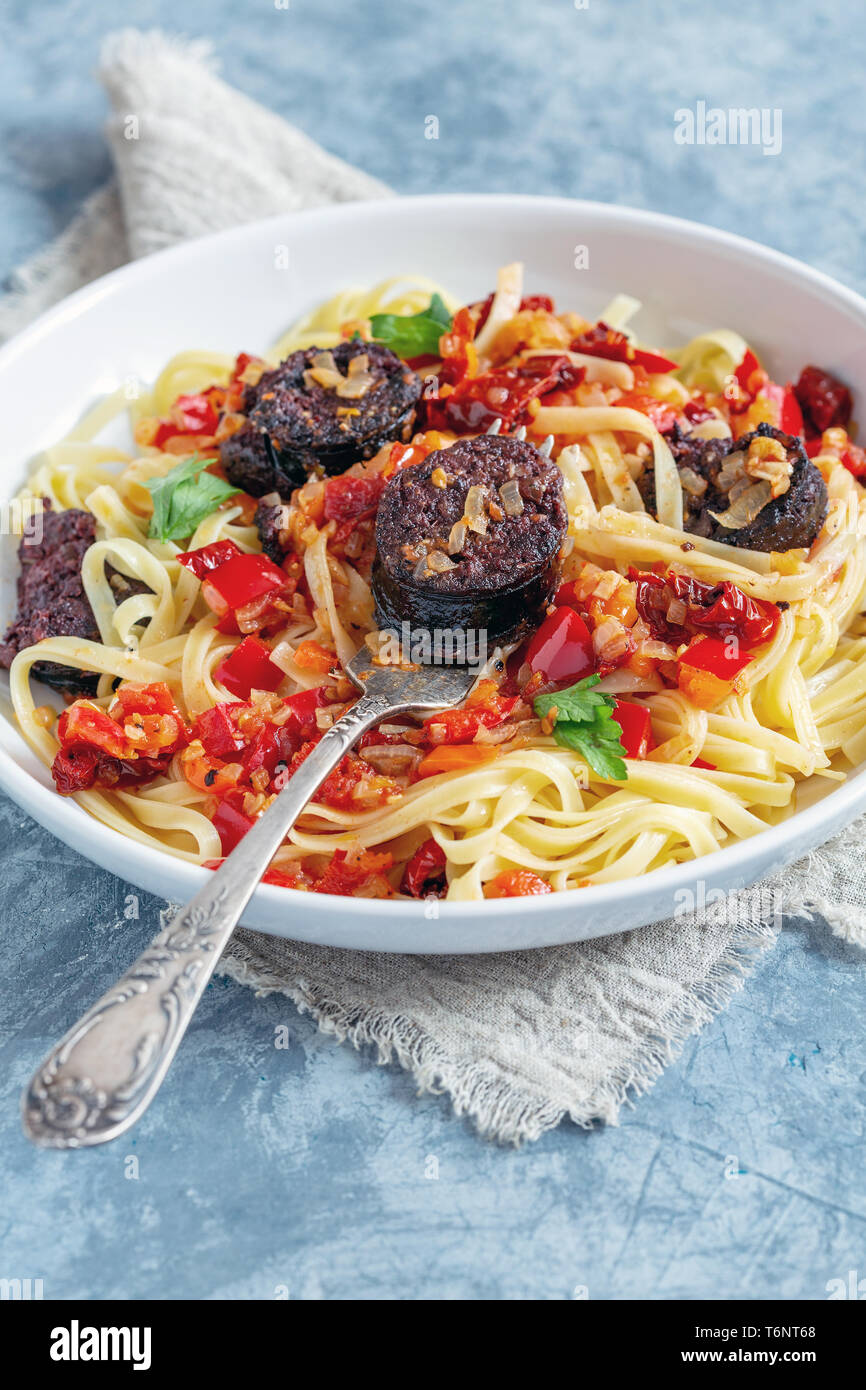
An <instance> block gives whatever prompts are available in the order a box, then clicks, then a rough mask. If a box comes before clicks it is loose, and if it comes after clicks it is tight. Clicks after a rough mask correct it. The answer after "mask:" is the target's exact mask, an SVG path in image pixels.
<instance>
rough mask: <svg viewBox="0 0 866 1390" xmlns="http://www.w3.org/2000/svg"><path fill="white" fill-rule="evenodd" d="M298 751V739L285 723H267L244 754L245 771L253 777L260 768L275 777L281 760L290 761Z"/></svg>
mask: <svg viewBox="0 0 866 1390" xmlns="http://www.w3.org/2000/svg"><path fill="white" fill-rule="evenodd" d="M295 751H296V740H295V738H294V736H293V734H292V731H291V729H289V728H288V727H287V726H286V725H285V724H280V725H274V724H266V725H265V727H264V728H263V729H260V730H259V732H258V733H257V734H256V736H255V738H254V739H253V740H252V742H251V744H250V746H249V748H248V749H247V751H246V753H245V755H244V772H245V773H246V775H247V776H248V777H251V776H252V774H253V773H254V772H258V770H259V769H260V768H264V770H265V771H266V772H267V773H268V774H269V775H270V776H271V777H273V775H274V773H275V772H276V769H277V764H278V763H280V762H286V763H288V760H289V759H290V758H291V756H292V754H293V753H294V752H295Z"/></svg>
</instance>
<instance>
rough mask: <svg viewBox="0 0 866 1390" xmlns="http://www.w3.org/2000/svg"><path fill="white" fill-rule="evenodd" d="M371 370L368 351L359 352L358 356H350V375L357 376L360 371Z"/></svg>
mask: <svg viewBox="0 0 866 1390" xmlns="http://www.w3.org/2000/svg"><path fill="white" fill-rule="evenodd" d="M369 370H370V359H369V357H368V356H367V354H366V352H359V353H358V356H357V357H352V358H350V360H349V376H357V375H358V374H359V372H368V371H369Z"/></svg>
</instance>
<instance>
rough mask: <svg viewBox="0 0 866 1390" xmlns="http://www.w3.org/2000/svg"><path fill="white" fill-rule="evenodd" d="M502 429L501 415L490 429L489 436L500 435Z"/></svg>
mask: <svg viewBox="0 0 866 1390" xmlns="http://www.w3.org/2000/svg"><path fill="white" fill-rule="evenodd" d="M501 429H502V417H501V416H500V415H497V417H496V419H495V420H494V421H493V424H492V425H491V426H490V428H489V429H488V431H487V433H488V434H498V433H499V431H500V430H501Z"/></svg>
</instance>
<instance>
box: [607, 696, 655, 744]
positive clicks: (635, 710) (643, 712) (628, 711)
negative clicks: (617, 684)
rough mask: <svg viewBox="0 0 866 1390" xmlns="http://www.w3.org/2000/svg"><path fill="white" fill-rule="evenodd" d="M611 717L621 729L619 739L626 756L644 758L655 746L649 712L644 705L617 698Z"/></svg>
mask: <svg viewBox="0 0 866 1390" xmlns="http://www.w3.org/2000/svg"><path fill="white" fill-rule="evenodd" d="M613 717H614V719H615V720H616V722H617V724H618V725H619V727H620V728H621V729H622V739H621V740H620V741H621V743H622V746H623V748H624V749H625V755H626V757H627V758H645V757H646V756H647V754H648V753H651V752H652V750H653V748H655V740H654V739H653V726H652V720H651V718H650V712H649V710H648V709H647V708H646V706H645V705H636V704H634V703H633V702H632V701H631V700H617V701H616V703H615V704H614V709H613Z"/></svg>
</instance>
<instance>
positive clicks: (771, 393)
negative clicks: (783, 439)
mask: <svg viewBox="0 0 866 1390" xmlns="http://www.w3.org/2000/svg"><path fill="white" fill-rule="evenodd" d="M758 394H759V395H760V396H763V397H764V398H765V399H766V400H768V401H771V402H772V404H773V406H774V407H775V411H776V418H777V419H778V422H779V423H778V426H777V428H778V429H780V430H783V431H784V432H785V434H796V435H803V434H805V428H804V425H803V415H802V412H801V410H800V403H799V401H798V400H797V397H796V396H795V395H794V391H793V389H792V387H791V386H790V384H789V385H787V386H779V385H777V383H776V382H775V381H766V382H764V385H763V386H762V387H761V390H760V391H759V393H758Z"/></svg>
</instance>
